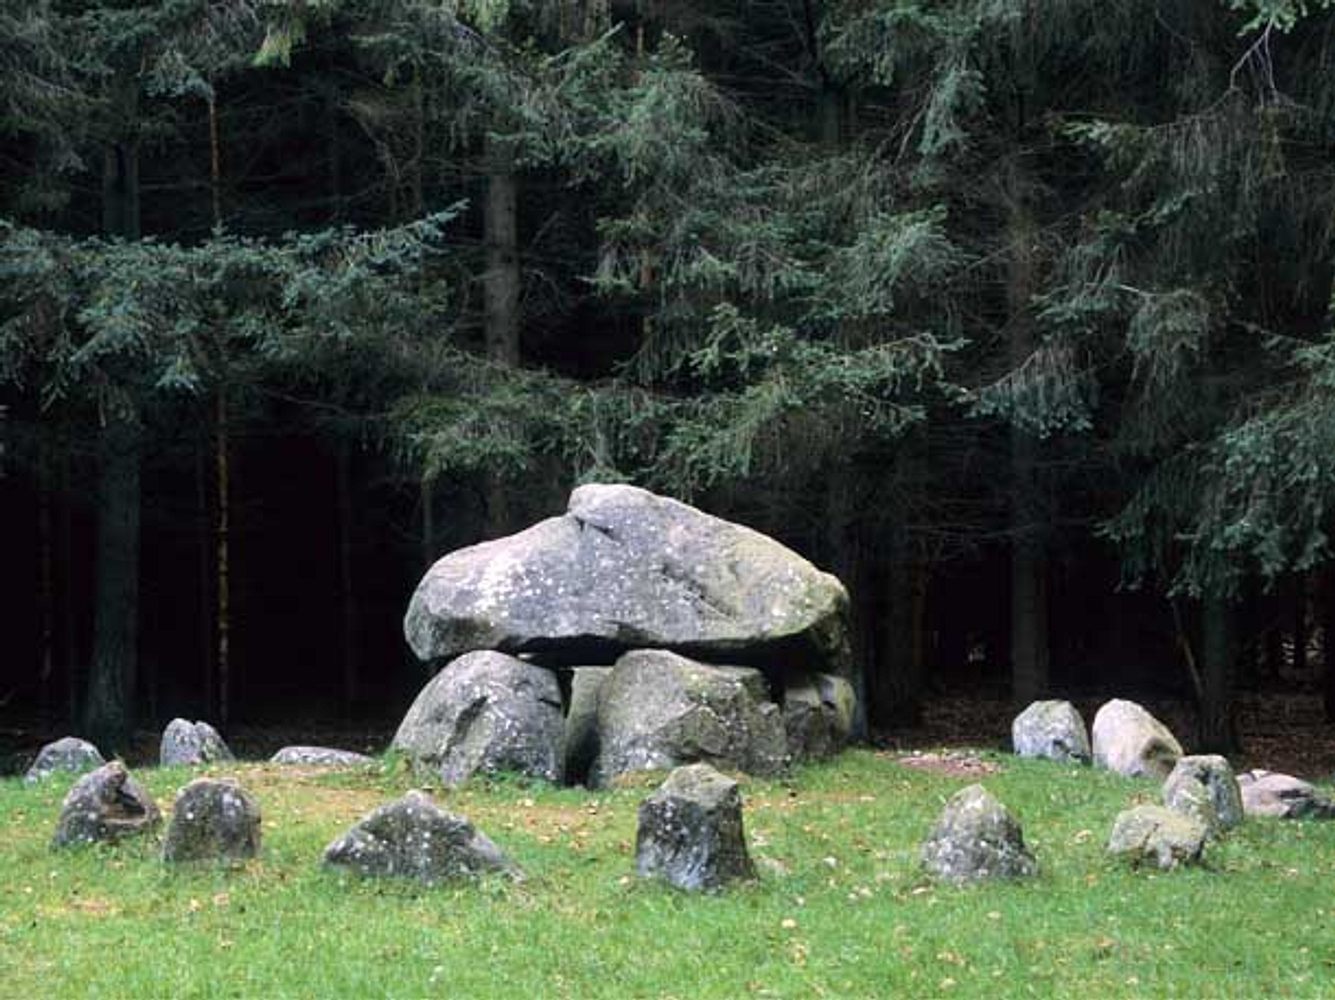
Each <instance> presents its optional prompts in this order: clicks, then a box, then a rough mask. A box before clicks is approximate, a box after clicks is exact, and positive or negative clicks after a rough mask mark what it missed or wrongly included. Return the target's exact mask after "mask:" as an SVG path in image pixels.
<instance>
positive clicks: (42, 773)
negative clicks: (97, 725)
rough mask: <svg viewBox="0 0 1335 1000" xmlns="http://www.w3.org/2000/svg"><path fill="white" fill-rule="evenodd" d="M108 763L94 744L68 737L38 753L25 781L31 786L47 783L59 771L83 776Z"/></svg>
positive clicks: (50, 744) (48, 745)
mask: <svg viewBox="0 0 1335 1000" xmlns="http://www.w3.org/2000/svg"><path fill="white" fill-rule="evenodd" d="M105 763H106V759H105V758H104V757H103V756H102V754H101V752H100V751H99V750H98V749H97V747H95V746H93V744H91V743H89V742H88V741H87V740H81V739H79V738H78V737H77V736H66V737H64V738H63V739H59V740H56V741H55V742H54V743H48V744H46V746H44V747H42V749H41V750H39V751H37V759H36V760H34V761H33V762H32V766H31V767H29V768H28V770H27V773H25V774H24V775H23V780H24V781H26V782H28V783H29V784H31V783H32V782H34V781H45V780H46V779H47V778H49V777H51V775H53V774H55V773H56V772H57V771H63V772H66V773H69V774H83V773H84V772H85V771H92V770H95V769H96V768H99V767H101V766H102V765H103V764H105Z"/></svg>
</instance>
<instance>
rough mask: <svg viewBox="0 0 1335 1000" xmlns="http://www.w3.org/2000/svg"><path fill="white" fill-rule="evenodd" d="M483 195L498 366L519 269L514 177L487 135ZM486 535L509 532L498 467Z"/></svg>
mask: <svg viewBox="0 0 1335 1000" xmlns="http://www.w3.org/2000/svg"><path fill="white" fill-rule="evenodd" d="M486 158H487V197H486V212H485V218H484V227H483V228H484V240H485V242H486V248H487V270H486V274H485V275H484V277H483V297H484V310H485V315H484V319H483V322H484V333H485V342H486V351H487V357H488V358H489V359H490V360H491V361H493V362H495V363H497V364H501V365H511V366H513V365H518V364H519V329H520V312H519V307H520V298H519V296H520V280H521V275H520V269H519V218H518V199H519V180H518V178H517V176H516V175H515V168H514V152H513V150H512V149H511V148H510V146H509V145H508V144H507V143H504V142H501V141H498V140H495V139H492V138H490V137H488V139H487V149H486ZM486 495H487V496H486V500H487V521H486V523H487V534H488V535H489V536H490V537H493V538H494V537H497V536H500V535H504V534H506V533H507V532H508V531H509V530H510V520H511V518H510V504H509V499H510V498H509V494H508V486H507V483H506V477H505V475H504V471H503V470H501V469H489V470H488V471H487V474H486Z"/></svg>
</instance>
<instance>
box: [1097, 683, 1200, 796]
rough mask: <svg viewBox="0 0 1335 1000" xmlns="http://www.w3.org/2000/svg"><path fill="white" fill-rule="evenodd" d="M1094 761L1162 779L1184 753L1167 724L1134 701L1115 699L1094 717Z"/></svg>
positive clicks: (1111, 768) (1134, 774) (1131, 773)
mask: <svg viewBox="0 0 1335 1000" xmlns="http://www.w3.org/2000/svg"><path fill="white" fill-rule="evenodd" d="M1093 736H1094V763H1095V764H1096V765H1098V766H1099V767H1105V768H1107V769H1108V770H1109V771H1115V772H1116V773H1118V774H1124V775H1127V776H1128V777H1149V778H1157V779H1159V780H1160V781H1163V780H1164V779H1165V778H1167V777H1168V775H1169V773H1171V772H1172V770H1173V767H1174V766H1175V765H1176V764H1177V761H1178V758H1179V757H1181V756H1182V744H1180V743H1179V742H1178V741H1177V739H1176V737H1174V736H1173V734H1172V733H1171V732H1169V730H1168V727H1167V726H1165V725H1164V724H1163V723H1162V722H1160V721H1159V720H1158V719H1156V718H1155V717H1154V716H1152V715H1151V714H1150V713H1149V712H1147V711H1146V710H1145V709H1144V708H1143V707H1141V706H1140V705H1138V704H1136V703H1135V702H1134V701H1123V700H1122V699H1120V698H1114V699H1113V700H1112V701H1109V702H1107V703H1105V704H1104V705H1103V707H1102V708H1100V709H1099V710H1098V713H1097V714H1096V715H1095V716H1094V728H1093Z"/></svg>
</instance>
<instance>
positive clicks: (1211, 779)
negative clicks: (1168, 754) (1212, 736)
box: [1163, 754, 1244, 832]
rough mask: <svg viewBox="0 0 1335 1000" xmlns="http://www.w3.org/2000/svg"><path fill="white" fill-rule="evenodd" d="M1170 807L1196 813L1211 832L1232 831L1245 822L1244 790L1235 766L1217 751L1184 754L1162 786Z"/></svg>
mask: <svg viewBox="0 0 1335 1000" xmlns="http://www.w3.org/2000/svg"><path fill="white" fill-rule="evenodd" d="M1163 803H1164V805H1166V806H1167V807H1168V808H1169V809H1172V810H1174V811H1176V812H1180V813H1183V814H1184V815H1187V816H1195V817H1196V818H1197V819H1199V820H1201V821H1202V822H1203V823H1205V825H1206V826H1208V827H1209V828H1210V830H1211V832H1223V831H1225V830H1231V829H1233V828H1234V827H1235V826H1237V825H1238V824H1240V823H1241V822H1242V819H1243V815H1244V812H1243V806H1242V793H1241V791H1240V789H1239V787H1238V779H1237V778H1236V777H1235V776H1234V774H1233V766H1232V765H1231V764H1229V762H1228V761H1227V760H1226V759H1225V758H1223V757H1221V756H1219V755H1218V754H1196V755H1194V756H1190V757H1182V758H1181V759H1179V760H1178V762H1177V765H1176V766H1175V767H1174V768H1173V773H1172V774H1170V775H1169V776H1168V780H1167V781H1165V782H1164V786H1163Z"/></svg>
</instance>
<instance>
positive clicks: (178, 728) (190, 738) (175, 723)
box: [158, 719, 235, 767]
mask: <svg viewBox="0 0 1335 1000" xmlns="http://www.w3.org/2000/svg"><path fill="white" fill-rule="evenodd" d="M234 759H235V758H234V757H233V756H232V751H231V750H230V749H228V747H227V744H226V743H224V742H223V738H222V737H221V736H219V735H218V730H216V729H214V728H213V727H212V726H210V725H209V724H208V723H207V722H190V721H188V720H186V719H172V721H171V722H169V723H167V728H166V729H164V730H163V731H162V744H161V746H160V747H159V750H158V762H159V763H160V764H161V765H162V766H163V767H170V766H172V765H191V766H193V765H196V764H214V763H217V762H218V761H224V760H234Z"/></svg>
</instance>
